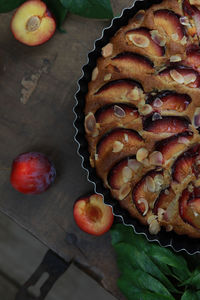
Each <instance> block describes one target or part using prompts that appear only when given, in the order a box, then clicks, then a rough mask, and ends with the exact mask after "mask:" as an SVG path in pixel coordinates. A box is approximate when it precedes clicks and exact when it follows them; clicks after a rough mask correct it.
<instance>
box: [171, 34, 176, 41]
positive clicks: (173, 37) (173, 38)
mask: <svg viewBox="0 0 200 300" xmlns="http://www.w3.org/2000/svg"><path fill="white" fill-rule="evenodd" d="M171 38H172V40H173V41H175V42H176V41H177V40H178V34H177V33H173V34H172V35H171Z"/></svg>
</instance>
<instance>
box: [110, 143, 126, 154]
mask: <svg viewBox="0 0 200 300" xmlns="http://www.w3.org/2000/svg"><path fill="white" fill-rule="evenodd" d="M123 148H124V144H122V143H121V142H119V141H115V142H114V144H113V150H112V152H114V153H118V152H120V151H122V149H123Z"/></svg>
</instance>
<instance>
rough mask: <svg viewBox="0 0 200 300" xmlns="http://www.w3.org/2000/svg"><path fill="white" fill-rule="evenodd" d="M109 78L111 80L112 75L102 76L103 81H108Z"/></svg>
mask: <svg viewBox="0 0 200 300" xmlns="http://www.w3.org/2000/svg"><path fill="white" fill-rule="evenodd" d="M111 78H112V74H111V73H109V74H106V75H105V76H104V81H109V80H110V79H111Z"/></svg>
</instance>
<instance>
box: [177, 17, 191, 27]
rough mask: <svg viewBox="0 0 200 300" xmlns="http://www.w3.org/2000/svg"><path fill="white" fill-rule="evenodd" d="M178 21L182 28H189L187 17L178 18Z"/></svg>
mask: <svg viewBox="0 0 200 300" xmlns="http://www.w3.org/2000/svg"><path fill="white" fill-rule="evenodd" d="M179 20H180V23H181V24H182V25H183V26H190V21H189V19H188V17H186V16H183V17H180V19H179Z"/></svg>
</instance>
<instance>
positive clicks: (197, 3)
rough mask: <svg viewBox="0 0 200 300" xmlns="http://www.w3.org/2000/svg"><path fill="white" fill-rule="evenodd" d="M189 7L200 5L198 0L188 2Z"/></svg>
mask: <svg viewBox="0 0 200 300" xmlns="http://www.w3.org/2000/svg"><path fill="white" fill-rule="evenodd" d="M189 2H190V4H191V5H197V6H198V5H200V0H189Z"/></svg>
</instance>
